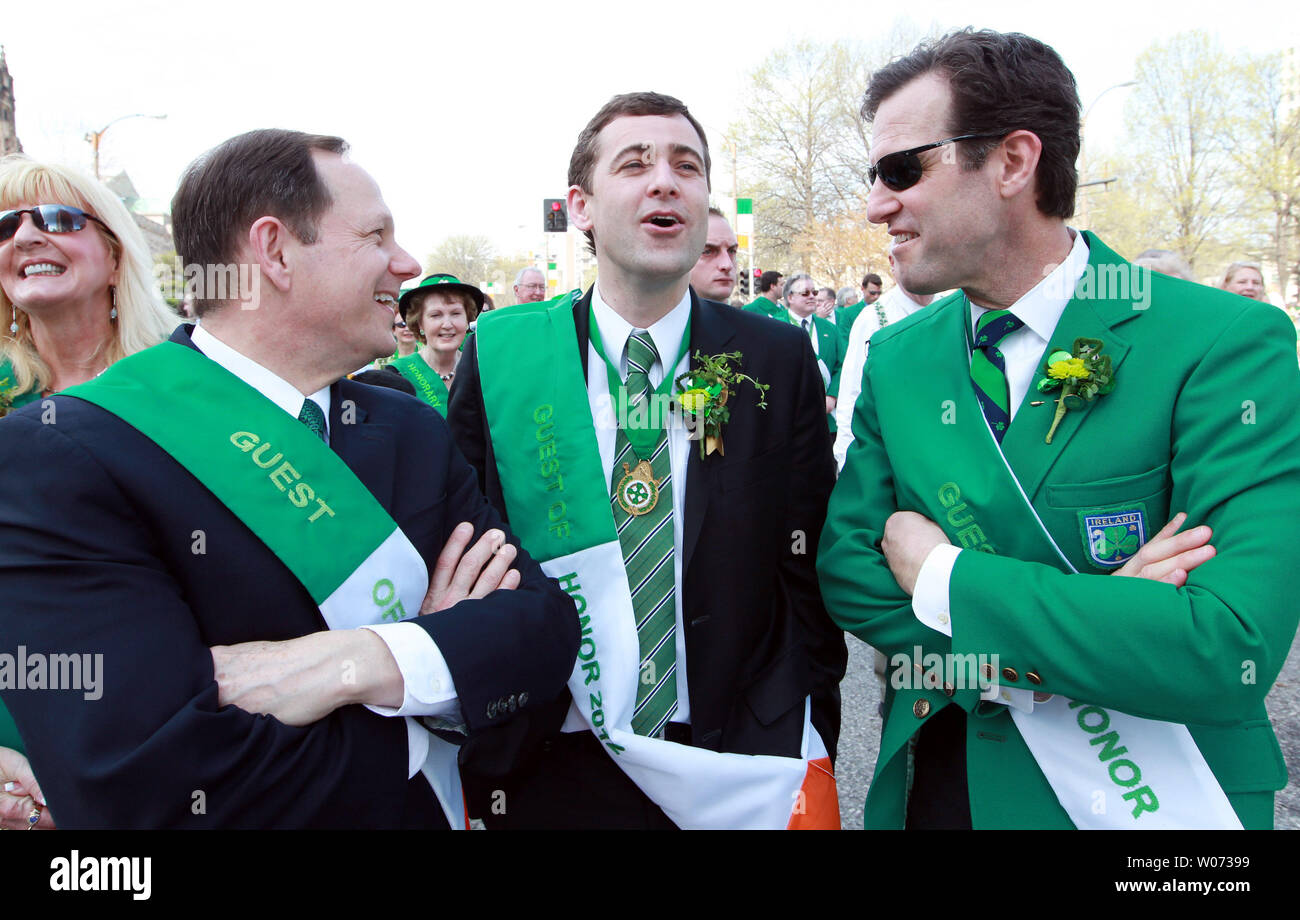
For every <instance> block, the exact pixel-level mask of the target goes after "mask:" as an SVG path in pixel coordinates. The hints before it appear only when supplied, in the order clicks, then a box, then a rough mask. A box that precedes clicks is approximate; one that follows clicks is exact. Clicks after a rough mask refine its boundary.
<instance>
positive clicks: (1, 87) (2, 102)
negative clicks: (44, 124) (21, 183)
mask: <svg viewBox="0 0 1300 920" xmlns="http://www.w3.org/2000/svg"><path fill="white" fill-rule="evenodd" d="M22 150H23V145H22V144H21V143H19V142H18V129H17V128H16V127H15V125H14V81H13V77H11V76H9V65H8V64H6V63H5V48H4V45H0V157H2V156H4V155H6V154H9V153H22Z"/></svg>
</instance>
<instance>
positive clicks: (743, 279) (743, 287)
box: [736, 272, 749, 297]
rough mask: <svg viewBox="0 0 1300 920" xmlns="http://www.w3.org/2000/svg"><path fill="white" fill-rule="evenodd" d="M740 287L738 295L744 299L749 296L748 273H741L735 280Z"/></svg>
mask: <svg viewBox="0 0 1300 920" xmlns="http://www.w3.org/2000/svg"><path fill="white" fill-rule="evenodd" d="M736 281H737V282H738V283H739V285H740V293H742V294H744V295H745V296H746V297H748V296H749V272H741V273H740V277H738V278H737V279H736Z"/></svg>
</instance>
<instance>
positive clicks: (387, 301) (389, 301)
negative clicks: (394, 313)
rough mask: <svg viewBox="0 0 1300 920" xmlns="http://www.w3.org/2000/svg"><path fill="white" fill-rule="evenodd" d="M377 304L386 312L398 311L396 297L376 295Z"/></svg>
mask: <svg viewBox="0 0 1300 920" xmlns="http://www.w3.org/2000/svg"><path fill="white" fill-rule="evenodd" d="M375 303H377V304H379V305H380V306H381V307H383V308H384V309H386V310H396V309H397V298H396V297H394V296H393V295H392V294H376V295H375Z"/></svg>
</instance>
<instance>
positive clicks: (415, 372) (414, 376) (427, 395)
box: [391, 351, 448, 418]
mask: <svg viewBox="0 0 1300 920" xmlns="http://www.w3.org/2000/svg"><path fill="white" fill-rule="evenodd" d="M391 366H392V367H395V368H397V370H398V372H399V373H400V374H401V375H402V376H403V377H405V378H406V379H407V380H409V381H411V383H413V384H415V395H417V396H419V397H420V398H421V399H423V400H424V401H425V402H427V403H428V404H429V405H431V406H433V408H435V409H437V410H438V412H440V413H441V414H442V416H443V417H444V418H445V417H446V415H447V398H448V397H447V384H445V383H443V382H442V377H441V376H439V374H438V372H437V371H435V370H434V369H433V368H431V367H429V365H428V363H427V362H426V361H425V360H424V359H423V358H421V357H420V353H419V352H418V351H417V352H416V353H415V354H413V355H407V356H406V357H405V358H394V359H393V361H392V362H391Z"/></svg>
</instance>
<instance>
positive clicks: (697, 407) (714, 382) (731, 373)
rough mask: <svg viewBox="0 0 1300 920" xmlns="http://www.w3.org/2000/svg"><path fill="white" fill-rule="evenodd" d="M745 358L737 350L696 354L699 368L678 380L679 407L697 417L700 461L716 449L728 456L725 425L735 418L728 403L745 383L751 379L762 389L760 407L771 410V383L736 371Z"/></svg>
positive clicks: (694, 426) (695, 435)
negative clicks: (769, 399)
mask: <svg viewBox="0 0 1300 920" xmlns="http://www.w3.org/2000/svg"><path fill="white" fill-rule="evenodd" d="M741 357H742V355H741V353H740V352H738V351H733V352H730V353H726V354H720V355H702V354H700V353H699V352H698V351H697V352H696V353H695V366H694V367H692V368H691V369H690V370H688V371H687V372H686V373H684V374H682V375H680V376H679V377H678V378H677V380H676V383H677V404H678V405H679V406H681V407H682V412H683V413H689V414H690V415H692V416H694V419H695V421H694V424H692V425H691V426H690V427H691V438H692V440H696V441H699V442H700V458H701V459H703V458H704V457H706V456H708V455H709V454H711V453H713V452H714V451H715V450H716V451H717V452H718V453H719V454H722V455H724V456H725V454H726V451H724V450H723V449H722V426H723V425H725V424H726V423H727V419H729V418H731V410H730V409H728V408H727V400H728V398H730V397H731V395H732V394H733V393H735V391H736V389H737V387H739V386H740V382H741V381H742V380H747V381H749V382H750V383H751V384H753V386H754V389H756V390H758V408H760V409H766V408H767V399H766V397H767V390H768V387H769V384H766V383H759V382H758V381H757V380H755V379H754V378H753V377H750V376H749V375H748V374H742V373H740V371H739V370H738V369H737V368H736V366H735V365H736V364H737V363H738V362H739V361H740V359H741Z"/></svg>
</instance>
